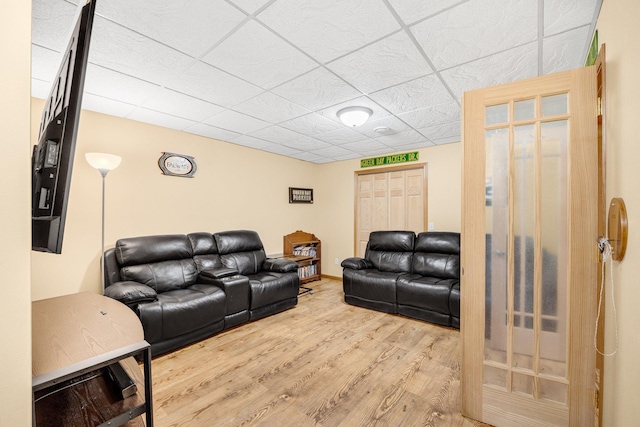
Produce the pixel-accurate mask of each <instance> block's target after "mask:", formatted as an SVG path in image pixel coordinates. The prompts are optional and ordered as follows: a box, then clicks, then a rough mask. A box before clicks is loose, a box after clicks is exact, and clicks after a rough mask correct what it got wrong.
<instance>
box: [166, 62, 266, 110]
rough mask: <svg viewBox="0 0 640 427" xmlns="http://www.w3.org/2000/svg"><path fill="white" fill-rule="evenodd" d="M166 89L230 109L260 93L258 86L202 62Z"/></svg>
mask: <svg viewBox="0 0 640 427" xmlns="http://www.w3.org/2000/svg"><path fill="white" fill-rule="evenodd" d="M167 87H169V88H170V89H174V90H176V91H178V92H184V93H185V94H187V95H191V96H193V97H196V98H200V99H203V100H205V101H209V102H211V103H213V104H217V105H221V106H223V107H232V106H234V105H237V104H239V103H241V102H243V101H246V100H247V99H249V98H252V97H254V96H256V95H258V94H259V93H261V92H262V89H260V88H259V87H258V86H254V85H252V84H251V83H247V82H245V81H243V80H240V79H239V78H237V77H234V76H232V75H231V74H228V73H225V72H224V71H221V70H218V69H217V68H214V67H212V66H210V65H208V64H205V63H202V62H198V63H196V64H194V65H193V66H192V67H191V68H189V69H188V70H187V71H186V72H184V73H183V74H182V75H181V76H180V77H179V78H178V79H175V80H173V81H172V82H170V83H169V84H168V85H167Z"/></svg>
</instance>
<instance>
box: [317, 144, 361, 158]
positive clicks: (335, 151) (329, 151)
mask: <svg viewBox="0 0 640 427" xmlns="http://www.w3.org/2000/svg"><path fill="white" fill-rule="evenodd" d="M312 153H314V154H318V155H320V156H323V157H331V158H336V157H338V156H349V155H352V154H353V152H352V151H349V150H346V149H344V148H342V147H338V146H335V145H332V146H330V147H325V148H321V149H319V150H313V151H312Z"/></svg>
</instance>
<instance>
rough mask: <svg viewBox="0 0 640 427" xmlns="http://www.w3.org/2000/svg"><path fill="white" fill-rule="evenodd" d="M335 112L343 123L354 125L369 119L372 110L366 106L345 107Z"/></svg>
mask: <svg viewBox="0 0 640 427" xmlns="http://www.w3.org/2000/svg"><path fill="white" fill-rule="evenodd" d="M336 114H337V116H338V118H339V119H340V121H342V123H344V124H345V125H347V126H351V127H356V126H360V125H362V124H364V123H365V122H366V121H367V120H369V117H371V114H373V111H371V108H367V107H347V108H343V109H342V110H340V111H338V112H337V113H336Z"/></svg>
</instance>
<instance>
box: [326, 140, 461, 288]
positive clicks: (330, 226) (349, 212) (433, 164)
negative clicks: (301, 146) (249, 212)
mask: <svg viewBox="0 0 640 427" xmlns="http://www.w3.org/2000/svg"><path fill="white" fill-rule="evenodd" d="M461 147H462V146H461V144H460V143H454V144H447V145H441V146H435V147H429V148H424V149H422V150H419V151H420V162H426V163H427V179H428V190H427V191H428V200H427V217H428V221H429V222H433V223H434V227H435V230H437V231H460V220H461V208H460V204H461V179H462V172H461V170H462V169H461V166H462V160H461ZM358 170H361V169H360V160H346V161H342V162H335V163H329V164H325V165H322V167H320V168H319V170H318V183H317V186H318V194H319V195H321V196H322V197H318V199H319V200H318V203H319V207H321V208H322V209H321V211H322V220H321V221H320V222H319V223H318V228H317V229H318V231H317V232H316V233H315V234H316V235H317V236H318V237H319V238H320V239H322V273H323V274H327V275H330V276H338V277H341V276H342V268H340V266H339V265H336V264H335V259H336V258H338V260H339V261H340V262H341V261H342V260H343V259H345V258H348V257H351V256H354V253H355V251H354V249H355V248H354V194H353V193H354V179H355V178H354V174H355V172H356V171H358ZM367 170H369V169H367Z"/></svg>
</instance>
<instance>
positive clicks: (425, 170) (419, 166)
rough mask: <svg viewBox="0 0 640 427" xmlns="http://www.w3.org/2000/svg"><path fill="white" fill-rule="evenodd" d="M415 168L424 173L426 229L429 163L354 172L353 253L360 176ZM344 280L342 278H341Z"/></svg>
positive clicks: (356, 233) (424, 220)
mask: <svg viewBox="0 0 640 427" xmlns="http://www.w3.org/2000/svg"><path fill="white" fill-rule="evenodd" d="M414 169H422V171H423V175H424V183H423V189H422V193H423V196H424V197H423V209H424V218H423V223H422V228H423V229H424V230H425V231H426V230H427V229H428V225H429V210H428V209H429V177H428V171H429V164H428V163H427V162H420V163H411V164H408V165H399V166H389V167H377V168H373V169H368V170H357V171H355V173H354V178H353V255H354V256H355V254H357V253H358V227H357V226H358V218H357V212H358V177H359V176H361V175H375V174H379V173H388V172H398V171H407V170H414ZM340 280H342V278H341V279H340Z"/></svg>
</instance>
